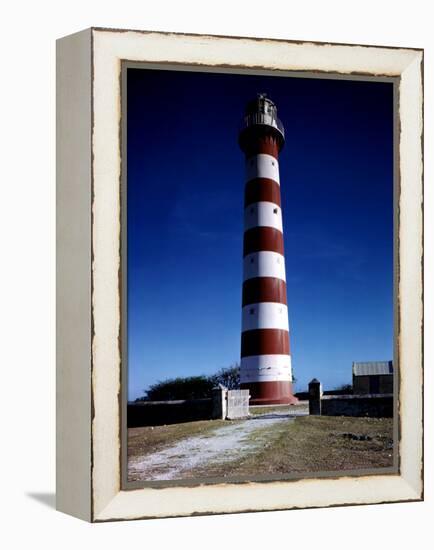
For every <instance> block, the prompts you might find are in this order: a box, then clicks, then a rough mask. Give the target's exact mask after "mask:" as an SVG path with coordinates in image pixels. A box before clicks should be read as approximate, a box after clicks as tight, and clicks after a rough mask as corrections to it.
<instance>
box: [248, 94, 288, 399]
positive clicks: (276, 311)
mask: <svg viewBox="0 0 434 550" xmlns="http://www.w3.org/2000/svg"><path fill="white" fill-rule="evenodd" d="M284 141H285V134H284V129H283V126H282V124H281V122H280V120H279V119H278V118H277V108H276V105H275V104H274V103H273V102H272V101H271V100H270V99H268V98H267V97H266V96H265V94H258V96H257V98H256V99H254V100H253V101H250V102H249V103H248V104H247V108H246V113H245V117H244V124H243V128H242V130H241V132H240V136H239V144H240V147H241V149H242V150H243V152H244V154H245V162H246V186H245V198H244V251H243V256H244V260H243V262H244V265H243V302H242V303H243V305H242V329H241V331H242V332H241V370H240V379H241V388H243V389H249V390H250V395H251V399H250V403H251V404H273V403H294V402H296V401H297V399H296V398H295V397H294V396H293V394H292V373H291V354H290V349H289V325H288V306H287V299H286V277H285V258H284V251H283V227H282V211H281V207H280V206H281V203H280V180H279V162H278V157H279V152H280V151H281V149H282V147H283V144H284Z"/></svg>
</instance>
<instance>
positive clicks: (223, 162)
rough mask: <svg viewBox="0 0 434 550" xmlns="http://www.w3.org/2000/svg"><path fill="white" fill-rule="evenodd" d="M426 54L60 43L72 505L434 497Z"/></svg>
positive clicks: (138, 507) (228, 506)
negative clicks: (427, 467) (428, 438)
mask: <svg viewBox="0 0 434 550" xmlns="http://www.w3.org/2000/svg"><path fill="white" fill-rule="evenodd" d="M422 260H423V51H422V50H419V49H412V48H408V49H405V48H390V47H384V46H359V45H343V44H322V43H314V42H305V43H304V42H294V41H290V40H288V41H284V40H267V39H255V38H238V37H220V36H201V35H186V34H169V33H158V32H144V31H127V30H115V29H103V28H92V29H88V30H85V31H82V32H79V33H77V34H74V35H71V36H67V37H65V38H62V39H60V40H59V41H58V44H57V507H58V509H59V510H61V511H64V512H66V513H69V514H72V515H74V516H77V517H80V518H82V519H85V520H88V521H93V522H102V521H111V520H126V519H139V518H158V517H171V516H190V515H198V514H221V513H235V512H246V511H266V510H269V511H271V510H282V509H291V508H300V507H303V508H311V507H325V506H335V505H350V504H351V505H352V504H370V503H386V502H398V501H415V500H421V499H422V498H423V348H422V330H423V273H422Z"/></svg>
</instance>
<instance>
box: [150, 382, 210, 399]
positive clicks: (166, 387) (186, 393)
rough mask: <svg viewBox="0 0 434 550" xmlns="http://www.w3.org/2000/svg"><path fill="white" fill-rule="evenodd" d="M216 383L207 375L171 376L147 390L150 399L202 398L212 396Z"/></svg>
mask: <svg viewBox="0 0 434 550" xmlns="http://www.w3.org/2000/svg"><path fill="white" fill-rule="evenodd" d="M213 387H214V384H213V382H212V380H210V378H208V377H206V376H188V377H186V378H181V377H179V378H169V379H168V380H164V381H162V382H157V383H156V384H152V385H151V386H149V389H148V390H147V391H146V396H147V399H149V400H150V401H171V400H176V399H200V398H202V397H211V390H212V388H213Z"/></svg>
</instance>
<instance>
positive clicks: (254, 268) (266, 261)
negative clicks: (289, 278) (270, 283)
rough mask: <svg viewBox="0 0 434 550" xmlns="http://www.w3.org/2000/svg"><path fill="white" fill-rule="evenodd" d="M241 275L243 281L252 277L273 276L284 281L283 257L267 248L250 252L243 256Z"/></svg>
mask: <svg viewBox="0 0 434 550" xmlns="http://www.w3.org/2000/svg"><path fill="white" fill-rule="evenodd" d="M243 275H244V278H243V280H244V281H247V279H253V277H275V278H276V279H282V280H283V281H285V280H286V277H285V258H284V257H283V256H282V254H279V253H277V252H270V251H269V250H262V251H261V252H252V254H248V255H247V256H246V257H245V258H244V261H243Z"/></svg>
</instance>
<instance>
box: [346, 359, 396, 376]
mask: <svg viewBox="0 0 434 550" xmlns="http://www.w3.org/2000/svg"><path fill="white" fill-rule="evenodd" d="M353 374H354V376H369V375H371V374H393V364H392V361H365V362H354V363H353Z"/></svg>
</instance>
